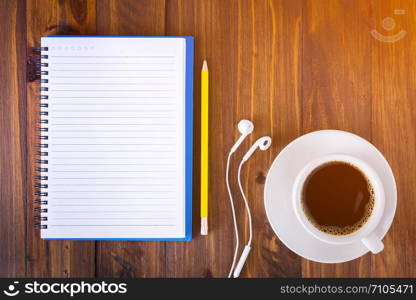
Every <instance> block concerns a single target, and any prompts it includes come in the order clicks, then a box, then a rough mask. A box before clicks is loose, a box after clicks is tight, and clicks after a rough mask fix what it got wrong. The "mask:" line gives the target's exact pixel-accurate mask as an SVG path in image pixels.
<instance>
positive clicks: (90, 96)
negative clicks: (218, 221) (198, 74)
mask: <svg viewBox="0 0 416 300" xmlns="http://www.w3.org/2000/svg"><path fill="white" fill-rule="evenodd" d="M38 50H40V54H41V55H40V58H41V61H40V64H39V65H40V70H39V72H40V74H41V88H40V90H41V93H40V94H41V95H40V105H39V106H40V120H39V123H40V126H39V128H37V130H38V131H39V136H38V138H39V140H40V143H39V145H38V147H39V151H38V153H37V154H38V155H39V159H38V161H37V162H38V163H39V166H38V168H37V171H38V172H39V173H37V174H38V175H37V176H36V179H37V183H36V188H37V192H36V194H37V196H38V199H36V204H38V206H37V208H36V209H35V210H36V211H37V212H39V215H37V216H36V217H35V218H36V219H37V220H38V221H39V222H38V223H37V226H38V227H39V228H40V229H41V237H42V238H44V239H86V240H107V239H121V240H190V239H191V202H192V114H193V107H192V102H193V100H192V94H193V91H192V89H193V38H192V37H85V36H82V37H81V36H47V37H44V38H42V40H41V48H40V49H38Z"/></svg>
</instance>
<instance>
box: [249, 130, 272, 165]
mask: <svg viewBox="0 0 416 300" xmlns="http://www.w3.org/2000/svg"><path fill="white" fill-rule="evenodd" d="M271 144H272V138H271V137H269V136H263V137H261V138H259V139H258V140H257V141H256V142H255V143H254V144H253V146H251V148H250V149H249V150H248V151H247V153H246V154H245V155H244V157H243V161H247V160H248V159H249V158H250V156H251V155H253V153H254V151H256V149H257V148H260V150H262V151H264V150H267V149H269V147H270V146H271Z"/></svg>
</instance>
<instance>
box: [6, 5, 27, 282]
mask: <svg viewBox="0 0 416 300" xmlns="http://www.w3.org/2000/svg"><path fill="white" fill-rule="evenodd" d="M25 12H26V8H25V3H24V2H16V1H0V20H1V21H0V22H1V26H0V40H1V41H2V42H1V43H0V54H1V55H0V66H1V74H2V75H1V80H0V90H1V98H0V102H1V105H0V113H1V117H0V128H1V131H2V133H1V150H0V178H1V179H0V205H1V206H0V207H1V218H0V240H1V241H2V243H3V245H2V246H1V247H0V266H1V267H0V277H20V276H25V271H26V261H25V258H26V249H25V243H24V242H23V241H24V240H25V238H26V228H25V219H26V213H27V211H26V185H25V178H26V158H27V154H26V141H25V136H26V132H27V131H26V124H25V122H26V116H25V112H26V95H25V81H26V74H25V62H26V53H25V47H26V37H25V30H26V29H25V17H24V14H25Z"/></svg>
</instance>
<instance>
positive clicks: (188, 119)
mask: <svg viewBox="0 0 416 300" xmlns="http://www.w3.org/2000/svg"><path fill="white" fill-rule="evenodd" d="M47 37H67V38H68V37H78V38H79V37H86V38H89V37H100V38H106V37H112V38H114V37H117V38H183V39H185V42H186V47H185V48H186V68H185V69H186V70H185V75H186V78H185V85H186V87H185V140H186V145H185V157H186V158H185V237H184V238H131V239H130V238H129V239H116V238H107V239H103V238H99V239H97V238H76V239H46V240H100V241H120V240H123V241H190V240H192V157H193V154H192V150H193V114H194V113H193V112H194V107H193V94H194V90H193V88H194V85H193V84H194V38H193V37H191V36H88V35H82V36H81V35H47Z"/></svg>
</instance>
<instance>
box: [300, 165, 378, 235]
mask: <svg viewBox="0 0 416 300" xmlns="http://www.w3.org/2000/svg"><path fill="white" fill-rule="evenodd" d="M334 162H337V161H331V162H328V163H325V164H323V165H320V166H319V167H317V168H316V169H315V170H313V171H312V172H311V174H310V175H309V176H311V175H312V174H313V173H314V172H315V171H317V170H319V169H320V168H321V167H323V166H325V165H327V164H330V163H334ZM343 163H346V164H348V165H350V166H351V167H353V168H355V169H357V170H358V171H360V173H361V174H362V175H363V176H364V177H365V178H366V180H367V186H368V191H369V193H370V201H369V202H368V204H367V205H366V208H365V214H364V216H363V217H362V218H361V220H360V221H358V222H357V223H355V224H354V225H349V226H343V227H339V226H330V225H320V224H318V223H317V222H316V221H315V220H314V219H313V217H312V216H311V215H310V213H309V212H308V211H307V208H306V207H305V206H304V205H303V203H302V210H303V212H304V213H305V216H306V218H307V219H308V221H309V222H310V223H311V224H312V225H313V226H314V227H315V228H317V229H318V230H320V231H322V232H324V233H326V234H330V235H336V236H340V235H341V236H345V235H349V234H353V233H355V232H356V231H358V230H360V229H361V228H362V227H363V226H364V225H365V224H366V223H367V221H368V219H369V218H370V217H371V215H372V213H373V210H374V205H375V193H374V188H373V186H372V185H371V183H370V180H369V179H368V178H367V176H365V174H364V173H363V172H362V171H361V170H360V169H359V168H358V167H357V166H355V165H353V164H351V163H348V162H343Z"/></svg>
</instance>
